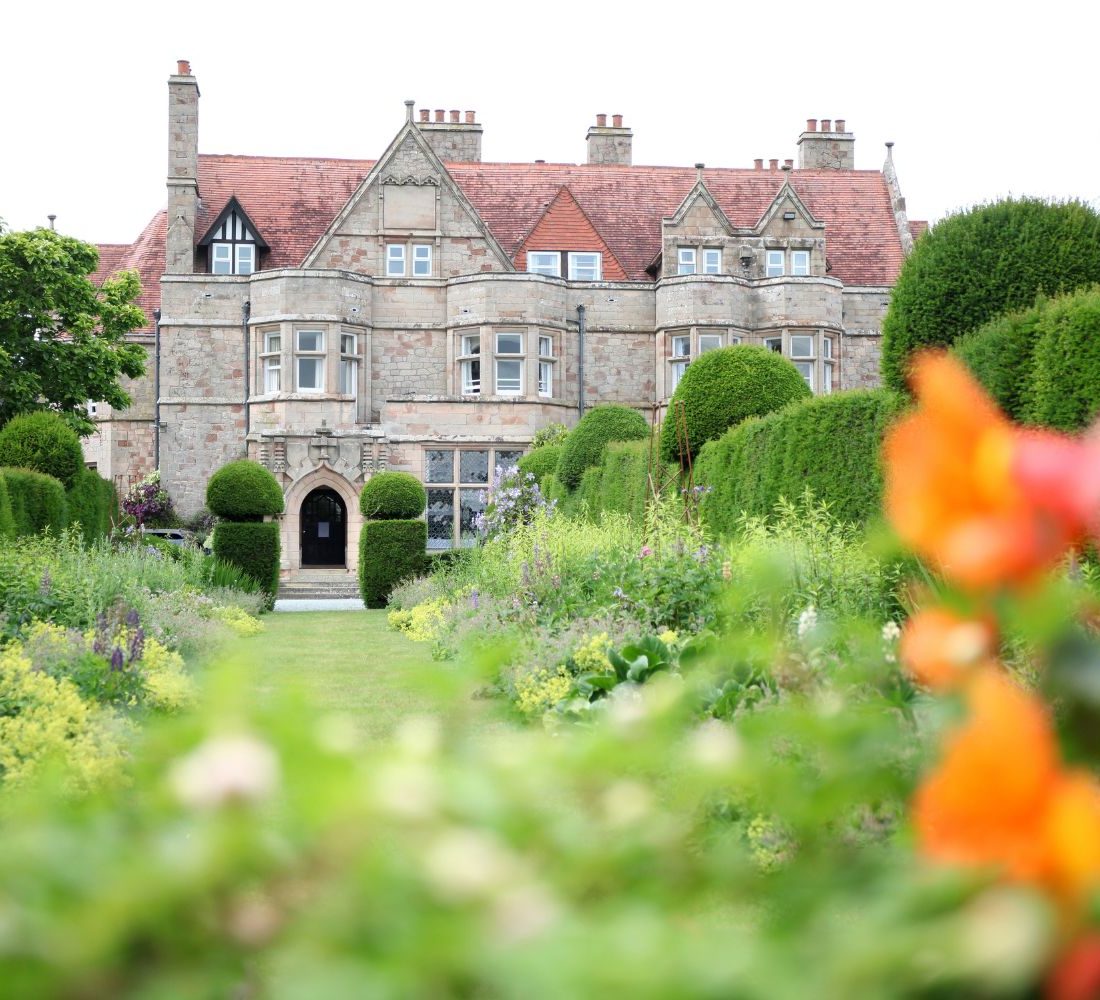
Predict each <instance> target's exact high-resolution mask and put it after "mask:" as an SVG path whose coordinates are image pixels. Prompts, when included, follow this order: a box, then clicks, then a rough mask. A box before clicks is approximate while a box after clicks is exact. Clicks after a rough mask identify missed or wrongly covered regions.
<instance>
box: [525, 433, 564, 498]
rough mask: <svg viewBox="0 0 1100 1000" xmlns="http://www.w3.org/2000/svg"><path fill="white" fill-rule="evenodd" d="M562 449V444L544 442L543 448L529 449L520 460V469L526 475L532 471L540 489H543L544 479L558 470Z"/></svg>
mask: <svg viewBox="0 0 1100 1000" xmlns="http://www.w3.org/2000/svg"><path fill="white" fill-rule="evenodd" d="M561 450H562V446H561V445H560V444H544V445H543V446H542V447H541V448H536V449H535V450H534V451H529V452H528V453H527V454H526V455H524V456H523V458H521V459H520V460H519V471H520V472H522V473H523V474H524V475H526V474H527V473H528V472H529V473H531V475H532V476H534V477H535V482H536V483H538V485H539V489H542V484H543V480H544V479H545V478H546V477H547V476H548V475H550V474H551V473H555V472H557V471H558V463H559V462H560V461H561Z"/></svg>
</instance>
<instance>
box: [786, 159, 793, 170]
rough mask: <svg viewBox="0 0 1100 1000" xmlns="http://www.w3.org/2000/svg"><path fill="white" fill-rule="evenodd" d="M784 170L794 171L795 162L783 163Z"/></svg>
mask: <svg viewBox="0 0 1100 1000" xmlns="http://www.w3.org/2000/svg"><path fill="white" fill-rule="evenodd" d="M783 169H784V170H794V160H784V161H783Z"/></svg>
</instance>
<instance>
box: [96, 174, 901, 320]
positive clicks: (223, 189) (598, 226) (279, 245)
mask: <svg viewBox="0 0 1100 1000" xmlns="http://www.w3.org/2000/svg"><path fill="white" fill-rule="evenodd" d="M373 165H374V161H373V160H335V159H315V158H302V157H272V156H226V155H208V154H203V155H200V156H199V195H200V198H201V205H200V211H199V215H198V219H197V224H196V227H195V240H196V242H198V240H200V239H201V238H202V237H203V236H204V235H205V234H206V231H207V229H209V227H210V225H211V224H212V223H213V222H214V220H215V219H216V218H217V216H218V214H219V213H220V212H221V210H222V209H223V208H224V207H225V205H226V203H227V202H228V201H229V199H230V198H231V197H233V196H236V198H237V200H238V201H239V202H240V203H241V206H242V207H243V208H244V210H245V212H247V213H248V216H249V217H250V218H251V219H252V221H253V222H254V223H255V225H256V227H257V228H258V229H259V230H260V232H261V233H262V235H263V237H264V239H265V240H267V242H268V244H269V245H270V247H271V250H270V251H269V252H267V253H266V254H264V255H263V256H262V257H261V259H260V262H259V263H260V267H261V268H265V269H266V268H274V267H298V266H300V265H301V263H302V261H303V259H304V258H305V256H306V254H307V253H308V252H309V250H310V249H311V248H312V247H313V245H314V243H315V242H316V241H317V240H318V238H320V236H321V235H322V234H323V233H324V231H325V229H326V228H327V227H328V226H329V225H330V224H331V222H332V220H333V219H334V218H335V216H336V215H337V213H338V212H339V211H340V209H341V208H343V206H344V205H345V203H346V202H347V201H348V199H349V198H350V197H351V195H352V194H353V193H354V191H355V189H356V188H357V187H358V185H359V183H360V182H361V181H362V179H363V178H364V177H365V176H366V175H367V173H368V171H369V170H370V169H371V167H372V166H373ZM447 168H448V170H449V171H450V173H451V176H452V177H453V178H454V180H455V182H456V183H457V184H458V186H459V187H460V188H461V189H462V191H463V192H464V193H465V195H466V197H467V198H469V200H470V202H471V203H472V204H473V206H474V207H475V208H476V209H477V211H478V212H479V213H480V214H481V217H482V219H483V220H484V221H485V223H486V225H488V227H489V229H490V230H491V231H492V233H493V235H494V236H495V237H496V238H497V240H498V241H499V242H500V244H501V246H502V247H503V248H504V250H505V251H506V252H507V253H508V254H509V255H511V256H512V258H513V260H517V262H518V258H519V255H520V253H521V251H522V250H523V247H524V242H525V240H526V239H528V238H529V237H531V236H534V234H535V230H536V227H539V226H540V220H543V217H544V216H546V215H547V207H548V206H550V205H551V204H552V203H553V202H554V201H555V199H557V198H558V197H559V194H560V193H561V191H562V188H563V187H564V188H568V193H569V196H570V198H571V199H572V200H573V201H574V202H575V204H576V206H577V210H576V211H573V210H572V209H570V210H569V211H568V212H567V211H566V210H565V208H564V206H563V207H562V208H561V211H562V216H561V218H560V219H559V218H557V217H556V216H557V212H555V218H554V219H552V220H551V219H547V220H546V226H547V227H549V226H551V225H557V224H559V223H560V224H562V225H563V226H565V227H566V229H568V228H569V226H570V225H574V230H573V231H574V232H576V233H578V234H579V232H580V230H579V229H577V228H575V226H579V221H578V219H580V218H585V217H586V218H587V220H588V221H589V222H590V224H591V227H592V228H594V229H595V231H596V233H597V234H598V236H599V238H600V239H601V240H602V241H603V243H604V244H606V246H607V248H608V251H609V252H610V254H611V255H612V256H613V258H614V260H615V261H616V262H617V263H618V264H619V265H620V266H621V268H622V274H623V275H625V277H627V278H629V279H631V280H636V281H648V280H650V278H649V275H647V274H646V267H647V265H649V264H650V263H651V262H652V261H653V259H654V258H655V257H656V256H657V254H658V253H659V251H660V249H661V220H662V219H663V218H667V217H670V216H671V215H673V214H674V213H675V211H676V209H677V208H679V206H680V203H681V202H682V201H683V199H684V197H685V196H686V195H687V193H688V192H689V191H690V190H691V188H692V186H693V185H694V184H695V181H696V176H697V174H696V171H695V170H694V169H693V168H691V167H644V166H639V167H622V166H613V165H595V164H579V165H577V164H567V163H538V164H533V163H449V164H447ZM703 176H704V180H705V182H706V185H707V187H708V188H709V190H710V192H711V193H712V194H713V196H714V198H715V199H716V200H717V202H718V204H719V205H720V206H721V207H722V210H723V211H724V212H725V213H726V215H727V216H728V217H729V220H730V222H731V223H732V224H733V225H734V226H739V227H741V226H743V227H746V228H747V227H751V226H754V225H755V224H756V223H757V222H758V221H759V219H760V217H761V216H762V215H763V214H764V212H765V211H766V210H767V209H768V207H769V206H770V205H771V203H772V201H773V200H774V198H775V196H776V194H778V192H779V190H780V189H781V188H782V186H783V183H784V182H785V181H788V180H789V181H790V184H791V186H792V187H793V188H794V189H795V191H796V192H797V193H798V195H799V197H800V198H801V199H802V200H803V202H804V203H805V205H806V207H807V208H808V209H809V210H810V212H812V213H813V215H814V216H815V217H816V218H817V219H819V220H821V221H823V222H824V223H825V225H826V229H825V239H826V252H827V256H828V260H829V266H830V272H829V273H830V274H831V275H832V276H833V277H835V278H839V279H840V280H841V281H843V282H844V283H845V284H848V285H892V284H893V283H894V280H895V279H896V278H897V274H898V269H899V268H900V267H901V263H902V249H901V242H900V240H899V238H898V233H897V228H896V225H895V222H894V215H893V212H892V211H891V207H890V197H889V194H888V192H887V190H886V183H885V181H884V180H883V177H882V174H881V173H880V172H878V171H876V170H792V171H785V172H780V171H773V170H735V169H727V170H724V169H708V170H705V171H704V175H703ZM570 218H571V219H572V220H573V221H572V223H569V222H568V219H570ZM912 225H913V226H914V234H915V232H916V227H917V226H918V225H919V224H918V223H913V224H912ZM547 231H549V230H547ZM541 232H542V230H541V229H540V235H541ZM164 234H165V213H164V212H160V213H158V214H157V215H156V216H155V217H154V218H153V220H152V221H151V222H150V223H149V225H148V226H147V227H146V228H145V231H144V232H143V233H142V234H141V236H140V237H138V240H137V241H136V242H135V243H134V245H133V246H132V247H130V248H129V249H128V250H127V251H126V252H124V253H119V252H118V248H117V247H115V246H112V245H108V246H105V247H101V248H100V251H101V263H100V271H99V276H100V277H102V276H105V275H107V274H109V273H112V272H113V271H115V270H119V269H121V268H124V267H136V268H137V269H138V270H139V271H140V273H141V279H142V284H143V287H144V289H145V291H144V294H143V296H142V299H141V305H142V306H143V307H144V308H145V309H146V312H147V314H148V313H150V311H151V310H152V308H153V307H154V306H155V305H156V304H157V303H158V302H159V300H160V289H159V285H158V279H159V277H160V275H161V274H162V273H163V270H164ZM547 248H548V249H549V247H547ZM553 249H567V248H564V247H554V248H553ZM577 249H584V248H583V247H579V246H578V247H577ZM605 267H606V265H605ZM605 273H606V275H607V278H608V279H609V280H614V279H617V278H619V275H618V274H615V276H614V278H613V277H612V272H611V270H610V269H608V270H606V272H605Z"/></svg>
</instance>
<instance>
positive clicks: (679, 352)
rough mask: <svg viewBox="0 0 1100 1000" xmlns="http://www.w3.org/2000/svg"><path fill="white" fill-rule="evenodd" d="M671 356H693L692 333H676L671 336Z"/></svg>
mask: <svg viewBox="0 0 1100 1000" xmlns="http://www.w3.org/2000/svg"><path fill="white" fill-rule="evenodd" d="M669 356H670V357H673V358H690V357H691V334H690V333H675V334H673V335H672V336H671V337H669Z"/></svg>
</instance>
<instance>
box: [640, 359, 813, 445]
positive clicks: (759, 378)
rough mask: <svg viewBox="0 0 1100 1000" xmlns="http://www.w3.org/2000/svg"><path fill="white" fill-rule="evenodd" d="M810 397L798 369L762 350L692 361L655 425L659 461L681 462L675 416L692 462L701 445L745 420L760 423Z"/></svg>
mask: <svg viewBox="0 0 1100 1000" xmlns="http://www.w3.org/2000/svg"><path fill="white" fill-rule="evenodd" d="M810 395H812V394H811V392H810V388H809V386H808V385H806V381H805V379H803V378H802V376H801V375H800V374H799V373H798V369H797V368H795V366H794V365H793V364H792V363H791V362H790V361H788V360H787V359H786V358H784V357H783V356H782V355H780V354H777V353H776V352H775V351H770V350H768V349H767V348H766V347H750V346H747V345H746V346H741V347H723V348H722V349H720V350H717V351H708V352H707V353H706V354H704V355H702V356H701V357H699V358H698V359H697V360H695V361H693V362H692V363H691V364H690V365H689V366H688V369H687V371H686V372H684V376H683V378H681V379H680V384H679V385H677V386H676V391H675V392H674V393H673V394H672V399H671V400H670V401H669V405H668V412H667V413H666V414H665V420H664V423H663V424H662V425H661V457H662V458H663V459H664V460H665V461H666V462H684V460H685V458H686V456H684V455H681V449H682V445H681V442H680V440H679V434H680V432H681V421H680V411H681V408H682V410H683V428H684V429H685V430H686V434H687V446H688V450H689V451H690V453H691V457H692V458H694V457H695V456H696V455H698V454H699V449H700V448H702V447H703V445H704V444H705V443H706V442H707V441H712V440H714V439H715V438H718V437H721V436H722V434H724V433H725V432H726V430H727V429H728V428H730V427H733V426H735V425H737V424H739V423H741V421H742V420H745V419H746V418H747V417H760V416H763V415H764V414H765V413H771V412H772V411H773V410H778V409H781V408H782V407H784V406H786V405H787V404H789V403H793V402H796V401H798V400H801V399H807V398H809V396H810Z"/></svg>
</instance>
